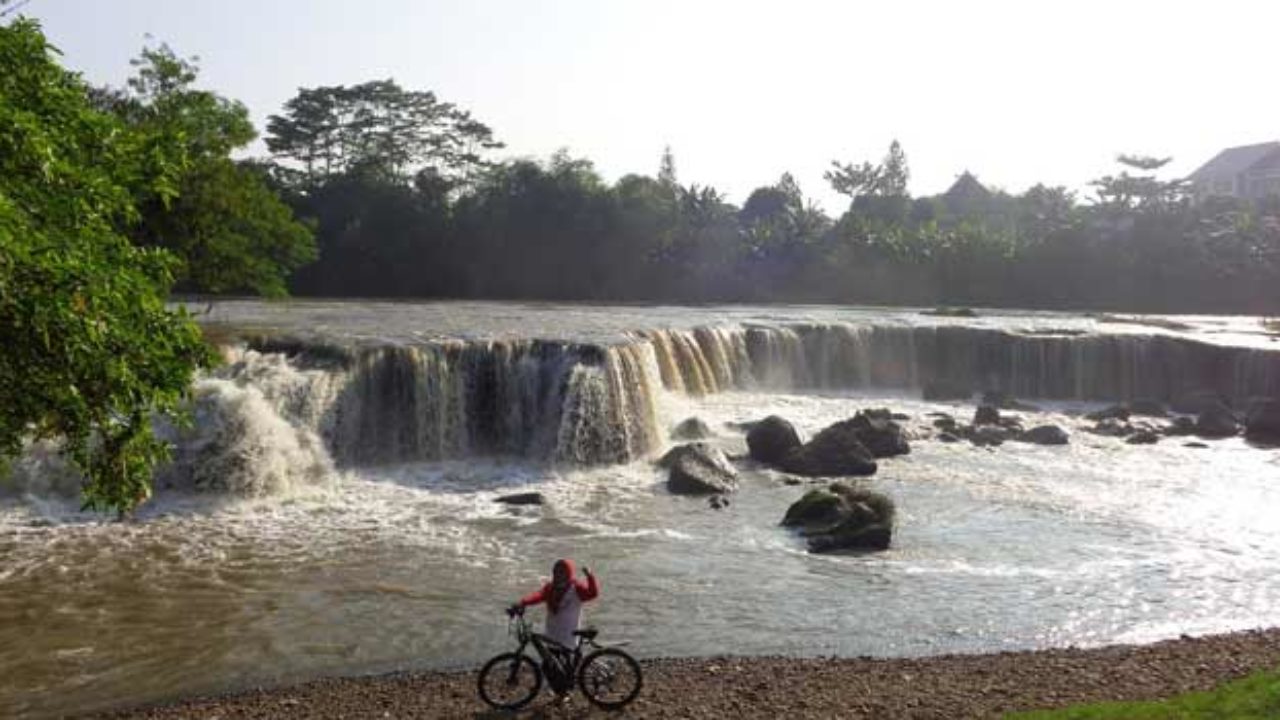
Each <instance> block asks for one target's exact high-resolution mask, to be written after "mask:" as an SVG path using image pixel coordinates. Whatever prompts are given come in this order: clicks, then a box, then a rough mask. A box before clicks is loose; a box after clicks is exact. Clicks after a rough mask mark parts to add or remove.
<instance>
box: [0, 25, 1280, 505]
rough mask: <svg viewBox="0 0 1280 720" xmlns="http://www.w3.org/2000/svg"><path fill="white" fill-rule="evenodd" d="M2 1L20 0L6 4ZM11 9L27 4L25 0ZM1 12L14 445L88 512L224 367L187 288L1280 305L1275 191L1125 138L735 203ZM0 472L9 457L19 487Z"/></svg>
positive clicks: (451, 120) (859, 173) (450, 108)
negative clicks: (936, 188) (202, 377)
mask: <svg viewBox="0 0 1280 720" xmlns="http://www.w3.org/2000/svg"><path fill="white" fill-rule="evenodd" d="M6 3H7V0H0V8H3V7H4V6H5V5H6ZM10 10H12V8H10ZM9 15H11V13H6V14H0V345H2V346H3V347H4V348H5V352H4V353H3V354H0V465H3V462H2V460H3V458H5V457H9V458H12V457H13V456H15V455H17V454H19V453H21V452H22V451H23V448H24V447H26V445H27V444H29V443H31V442H34V441H41V440H47V441H52V442H56V443H58V446H59V448H60V449H61V451H62V452H63V453H64V454H65V455H66V456H67V457H68V458H69V459H71V460H72V462H74V463H75V464H76V465H77V466H78V467H79V468H80V470H81V471H82V472H83V473H84V475H85V478H86V480H85V487H84V498H85V503H86V506H88V507H93V508H101V509H108V508H111V509H120V510H126V509H129V508H132V507H133V506H135V505H136V504H138V503H139V502H142V501H144V500H145V499H146V497H147V496H148V494H149V492H150V476H151V469H152V468H153V467H154V466H155V465H156V464H157V463H159V462H162V461H163V460H164V458H165V457H167V453H168V451H169V449H168V447H167V446H166V445H165V444H164V443H163V442H161V441H160V440H159V439H157V438H156V437H155V435H154V434H153V430H152V422H153V420H154V419H155V418H156V417H169V418H171V419H174V420H178V421H181V419H182V417H183V412H184V410H183V409H184V407H185V406H186V401H187V399H188V393H189V392H190V387H191V379H192V376H193V374H194V372H195V371H196V370H198V369H200V368H204V367H209V366H210V365H212V364H213V363H215V362H216V359H215V354H214V353H213V352H212V351H211V350H210V349H209V348H208V347H206V346H205V345H204V343H203V342H202V339H201V334H200V331H199V328H198V326H197V325H196V324H195V322H194V319H193V318H192V317H191V316H190V315H189V314H188V313H187V312H186V311H185V310H183V309H182V308H180V307H175V306H173V305H171V304H168V299H169V298H170V296H171V293H172V292H174V291H175V290H177V291H181V292H186V293H198V294H208V295H219V294H227V293H234V294H243V293H253V294H259V295H264V296H269V297H271V296H281V295H285V294H288V293H294V294H298V295H314V296H330V297H344V296H349V297H424V298H513V299H515V298H519V299H548V300H587V301H665V302H728V301H737V302H841V303H882V304H918V305H933V304H951V305H959V304H966V305H984V306H1001V305H1006V306H1019V307H1042V308H1050V307H1052V308H1072V307H1097V308H1120V309H1127V310H1146V311H1200V312H1244V313H1275V312H1277V307H1278V306H1280V295H1278V291H1277V288H1280V201H1277V200H1276V199H1275V198H1272V199H1268V200H1265V201H1260V202H1245V201H1236V200H1229V199H1214V200H1210V201H1205V202H1196V201H1193V198H1192V197H1191V193H1190V192H1189V191H1188V188H1187V187H1186V186H1185V184H1184V183H1183V182H1181V181H1178V180H1166V179H1161V178H1160V177H1159V172H1160V170H1161V169H1162V168H1163V167H1164V165H1165V164H1166V163H1167V162H1168V161H1167V159H1159V158H1144V157H1129V156H1122V157H1120V158H1119V162H1120V165H1121V170H1120V171H1119V172H1118V173H1117V174H1114V175H1109V176H1106V177H1103V178H1099V179H1098V180H1097V181H1095V183H1094V184H1093V186H1092V187H1093V190H1094V195H1095V197H1092V198H1090V199H1088V200H1084V199H1081V198H1080V197H1078V196H1077V195H1076V194H1074V193H1072V192H1070V191H1068V190H1066V189H1064V188H1061V187H1045V186H1042V185H1038V186H1036V187H1033V188H1031V189H1030V190H1027V191H1026V192H1024V193H1022V194H1018V195H1013V194H1009V193H1005V192H1001V191H993V190H990V189H987V188H985V187H983V186H982V185H981V184H980V183H979V182H978V181H977V180H976V179H975V178H973V177H972V176H969V175H967V174H966V175H965V176H963V177H962V178H961V179H960V180H959V181H957V183H956V185H955V186H954V187H952V188H951V189H950V190H949V191H947V192H946V193H944V194H942V195H938V196H934V197H920V198H916V197H911V195H910V194H909V192H908V180H909V177H910V171H909V167H908V161H907V156H906V153H905V152H904V150H903V148H902V147H901V146H900V145H899V144H898V143H896V142H895V143H893V144H892V145H891V146H890V148H889V149H888V152H887V153H886V155H885V156H884V158H882V159H880V160H879V161H877V162H871V161H862V162H856V163H855V162H833V163H832V166H831V169H830V170H829V171H828V172H827V174H826V176H825V179H826V181H827V182H829V183H830V184H831V187H832V188H833V189H834V190H835V191H836V192H838V193H840V194H841V195H842V196H844V197H845V198H847V201H848V204H847V207H846V208H845V209H844V210H843V212H841V213H840V214H839V215H836V216H831V215H828V214H827V213H826V212H824V211H823V210H822V209H821V208H820V207H818V206H817V205H816V204H815V203H814V202H813V200H812V199H811V198H808V197H806V196H805V194H804V193H803V192H802V190H801V188H800V186H799V184H798V183H797V182H796V180H795V178H794V177H792V176H791V175H789V174H784V175H782V176H781V177H780V178H779V179H778V180H777V181H776V182H774V183H772V184H769V185H764V186H761V187H759V188H756V189H755V190H754V191H752V192H751V193H750V194H749V195H748V196H747V198H746V199H745V201H744V202H743V203H742V204H741V205H735V204H733V203H732V202H730V201H729V199H728V198H726V196H725V195H724V194H723V193H721V192H720V191H718V190H717V189H715V188H714V187H709V186H699V185H694V184H682V183H681V182H680V180H679V177H678V174H677V169H676V162H675V158H674V156H673V155H672V153H671V152H670V150H668V151H666V152H664V153H663V155H662V157H661V158H660V159H659V162H658V167H657V169H656V172H655V173H654V174H652V175H649V174H639V173H637V174H629V175H625V176H623V177H621V178H619V179H618V180H617V181H616V182H613V183H609V182H606V181H605V180H604V179H603V178H602V177H601V176H600V174H599V173H598V172H597V171H596V170H595V168H594V167H593V166H592V164H591V162H590V161H589V160H587V159H584V158H578V157H573V156H572V155H570V154H569V153H567V152H564V151H561V152H557V153H555V154H553V155H552V156H551V157H550V158H549V159H547V160H544V161H538V160H530V159H514V160H504V161H499V160H496V159H495V151H497V150H499V149H501V148H502V143H501V142H500V141H499V140H498V139H497V137H496V135H495V133H494V132H493V130H492V129H490V128H489V127H488V126H487V125H485V124H484V123H483V122H481V121H480V120H478V119H476V118H475V117H473V116H472V115H471V113H469V112H468V111H466V110H465V109H463V108H460V107H458V106H457V105H455V104H453V103H450V102H447V101H445V100H443V99H441V98H438V97H436V96H435V95H434V94H433V93H430V92H426V91H418V90H411V89H405V88H402V87H400V86H399V85H398V84H397V83H395V82H394V81H392V80H377V81H371V82H366V83H361V84H358V85H353V86H329V87H314V88H303V89H300V90H299V91H298V93H297V95H296V96H295V97H294V98H292V99H291V100H290V101H289V102H288V103H286V104H285V106H284V107H283V108H282V109H281V112H280V113H279V114H277V115H273V116H272V117H271V118H270V119H269V121H268V123H267V126H266V135H265V137H264V140H265V144H266V147H267V148H268V149H269V151H270V152H271V153H272V155H271V157H270V158H268V159H253V160H245V159H241V158H238V157H237V155H238V154H239V153H241V152H243V150H244V148H246V147H248V146H249V145H250V143H252V142H253V140H254V139H255V138H256V136H257V131H256V129H255V128H254V127H253V124H252V123H251V122H250V120H249V115H248V111H247V109H246V108H245V107H244V106H243V105H242V104H240V103H239V102H236V101H234V100H232V99H228V98H225V97H223V96H221V95H219V94H217V93H215V92H211V91H208V90H204V89H201V88H199V87H198V86H197V80H198V66H197V62H196V59H194V58H182V57H180V56H178V55H177V54H176V53H175V52H174V51H173V50H171V49H170V48H168V47H167V46H163V45H161V46H159V47H152V48H146V49H144V50H143V52H142V54H141V55H140V56H139V57H138V58H137V59H136V60H134V61H133V65H134V74H133V76H132V77H131V78H130V79H129V81H128V83H127V84H126V85H125V87H123V88H110V87H93V86H90V85H89V84H87V83H85V82H84V80H83V79H82V78H80V77H79V76H78V75H77V74H75V73H72V72H70V71H68V70H67V69H65V68H64V67H62V66H61V64H60V62H59V56H58V53H57V52H56V51H55V50H54V49H53V48H52V47H50V45H49V43H48V41H47V39H46V38H45V36H44V35H43V33H42V31H41V30H40V28H39V25H38V24H37V23H35V22H32V21H30V20H27V19H23V18H20V17H19V18H11V17H9ZM2 480H3V467H0V481H2Z"/></svg>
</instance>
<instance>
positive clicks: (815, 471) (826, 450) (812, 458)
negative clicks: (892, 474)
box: [778, 420, 876, 477]
mask: <svg viewBox="0 0 1280 720" xmlns="http://www.w3.org/2000/svg"><path fill="white" fill-rule="evenodd" d="M778 467H779V468H780V469H781V470H784V471H786V472H789V473H793V474H795V475H807V476H809V477H815V476H824V477H839V476H847V475H873V474H875V471H876V461H875V459H874V457H873V456H872V455H871V451H870V450H867V448H866V446H864V445H863V444H862V441H861V440H859V439H858V432H857V429H856V428H855V427H854V426H853V421H852V420H845V421H844V422H838V423H836V424H835V425H831V426H830V427H827V428H824V429H823V430H822V431H821V432H819V433H818V434H817V435H814V436H813V439H812V440H810V441H809V442H807V443H805V444H804V445H801V446H800V447H797V448H793V449H792V450H791V452H789V453H787V455H786V457H784V458H782V462H780V463H778Z"/></svg>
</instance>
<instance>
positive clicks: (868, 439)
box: [845, 410, 911, 458]
mask: <svg viewBox="0 0 1280 720" xmlns="http://www.w3.org/2000/svg"><path fill="white" fill-rule="evenodd" d="M892 417H893V416H892V414H890V413H889V412H888V411H887V410H886V411H884V412H875V411H871V410H868V411H865V412H860V413H858V414H857V415H854V416H853V418H852V419H850V420H846V421H845V422H847V423H848V424H849V426H850V427H851V428H852V429H853V433H854V435H856V436H857V437H858V441H859V442H861V443H862V445H863V447H865V448H866V449H867V450H869V451H870V452H871V456H872V457H876V458H884V457H893V456H895V455H906V454H908V453H910V452H911V445H910V444H909V443H908V442H907V435H906V433H905V432H903V430H902V426H901V425H899V424H898V423H896V422H894V421H893V419H892Z"/></svg>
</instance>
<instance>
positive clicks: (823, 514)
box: [782, 482, 894, 552]
mask: <svg viewBox="0 0 1280 720" xmlns="http://www.w3.org/2000/svg"><path fill="white" fill-rule="evenodd" d="M893 519H894V506H893V501H892V500H890V499H889V498H888V497H887V496H886V495H883V494H881V493H877V492H873V491H871V490H867V489H864V488H857V487H854V486H852V485H849V484H847V483H842V482H836V483H832V484H831V485H829V486H827V487H826V488H815V489H813V490H810V491H809V492H807V493H805V494H804V496H803V497H801V498H800V499H799V500H797V501H796V502H795V503H794V504H792V506H791V507H789V508H787V514H786V515H785V516H783V518H782V525H783V527H790V528H795V529H797V530H799V532H800V534H801V535H802V536H803V537H804V538H805V539H806V540H807V541H808V543H809V551H810V552H829V551H832V550H844V549H862V550H884V549H887V548H888V547H889V542H890V540H891V539H892V537H893Z"/></svg>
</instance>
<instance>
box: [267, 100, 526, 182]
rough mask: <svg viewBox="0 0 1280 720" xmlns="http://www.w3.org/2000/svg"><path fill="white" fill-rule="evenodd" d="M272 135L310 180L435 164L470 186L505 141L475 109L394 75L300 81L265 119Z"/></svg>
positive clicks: (402, 174) (400, 174) (270, 140)
mask: <svg viewBox="0 0 1280 720" xmlns="http://www.w3.org/2000/svg"><path fill="white" fill-rule="evenodd" d="M266 142H267V148H268V149H269V150H270V151H271V152H272V153H273V154H274V155H275V156H276V157H277V158H280V159H283V160H286V161H288V162H292V163H295V164H297V165H299V166H301V170H302V172H303V174H304V176H305V178H306V180H307V182H308V183H310V184H315V183H318V182H321V181H323V180H324V179H326V178H329V177H332V176H334V175H340V174H342V173H346V172H348V171H350V170H351V169H352V168H355V167H359V166H365V167H370V166H372V167H376V168H378V169H380V170H381V171H382V172H386V173H387V174H388V175H389V176H391V177H395V178H399V179H401V180H404V181H406V182H407V181H408V180H409V179H410V178H412V176H413V175H414V174H415V173H417V172H418V171H420V170H421V169H423V168H424V167H429V168H433V169H434V170H435V171H436V172H437V173H438V174H439V175H440V176H441V177H445V178H448V179H450V180H451V181H453V182H455V183H457V184H459V185H469V184H470V183H471V182H473V181H474V180H475V179H476V178H477V177H478V173H480V172H481V171H482V170H483V169H484V168H485V166H486V164H487V163H486V161H485V159H484V157H483V155H484V153H485V152H487V151H489V150H493V149H497V148H501V147H502V143H500V142H498V141H497V140H495V139H494V137H493V131H492V130H491V129H489V127H488V126H486V125H485V124H484V123H482V122H480V121H478V120H476V119H475V118H473V117H472V116H471V114H470V113H469V112H467V111H465V110H462V109H461V108H459V107H457V106H455V105H453V104H452V103H446V102H441V101H440V100H439V99H437V98H436V96H435V94H434V93H431V92H426V91H414V90H405V89H404V88H402V87H400V86H399V85H398V84H397V83H396V82H395V81H394V80H374V81H370V82H365V83H361V84H359V85H353V86H350V87H348V86H344V85H335V86H325V87H315V88H301V89H300V90H299V91H298V94H297V95H296V96H294V97H293V98H292V99H291V100H289V101H288V102H287V103H285V107H284V113H283V114H281V115H272V116H271V117H269V118H268V119H267V137H266Z"/></svg>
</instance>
